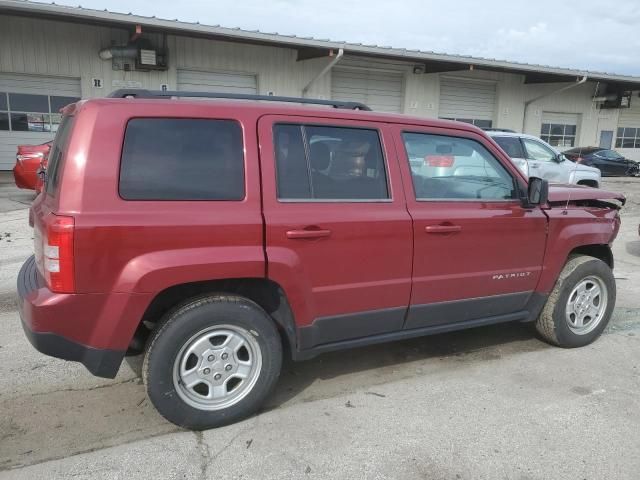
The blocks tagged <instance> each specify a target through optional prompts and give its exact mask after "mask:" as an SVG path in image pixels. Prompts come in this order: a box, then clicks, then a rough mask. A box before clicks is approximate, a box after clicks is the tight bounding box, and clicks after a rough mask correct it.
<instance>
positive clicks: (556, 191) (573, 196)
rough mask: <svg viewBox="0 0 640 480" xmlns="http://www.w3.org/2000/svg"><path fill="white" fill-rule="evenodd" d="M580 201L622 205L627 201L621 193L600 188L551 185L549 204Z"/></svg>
mask: <svg viewBox="0 0 640 480" xmlns="http://www.w3.org/2000/svg"><path fill="white" fill-rule="evenodd" d="M580 200H618V201H619V202H620V203H621V204H622V205H624V204H625V202H626V201H627V199H626V197H625V196H624V195H623V194H621V193H616V192H610V191H609V190H602V189H600V188H593V187H586V186H583V185H565V184H559V183H556V184H551V185H549V203H550V204H554V203H566V202H568V201H571V202H575V201H580Z"/></svg>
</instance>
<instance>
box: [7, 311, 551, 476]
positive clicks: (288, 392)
mask: <svg viewBox="0 0 640 480" xmlns="http://www.w3.org/2000/svg"><path fill="white" fill-rule="evenodd" d="M545 348H551V347H548V346H547V345H546V344H545V343H543V342H541V341H539V340H538V339H537V338H535V335H534V334H533V333H532V330H531V328H530V326H528V325H524V324H517V323H515V324H502V325H494V326H490V327H480V328H475V329H470V330H466V331H460V332H455V333H448V334H441V335H435V336H430V337H422V338H415V339H410V340H404V341H399V342H394V343H388V344H381V345H373V346H370V347H364V348H359V349H351V350H345V351H339V352H332V353H327V354H324V355H321V356H319V357H316V358H314V359H312V360H308V361H305V362H293V361H291V360H286V361H285V362H284V365H283V369H282V374H281V376H280V379H279V382H278V385H277V386H276V388H275V391H274V393H273V394H272V396H271V397H270V398H269V399H268V400H267V402H266V403H265V406H264V407H263V408H262V410H261V412H260V413H263V412H267V411H270V410H274V409H278V408H286V407H287V406H290V405H294V404H298V403H305V402H311V401H314V400H319V399H328V398H334V397H337V396H340V395H345V394H350V393H352V392H365V393H367V394H371V395H377V396H381V397H382V396H384V394H381V393H379V392H376V391H375V390H376V386H381V385H384V384H389V383H392V382H396V381H399V380H403V379H407V378H412V377H416V376H421V377H424V379H425V381H430V379H431V381H434V382H436V381H438V380H437V379H438V378H439V377H438V376H441V375H443V374H444V375H446V373H447V372H448V371H453V370H454V369H471V368H472V367H473V366H474V365H477V363H478V362H487V361H494V362H496V368H499V361H500V359H502V358H504V357H509V356H512V355H519V354H521V353H523V352H531V351H537V350H540V349H545ZM142 359H143V356H142V355H139V356H136V357H128V359H127V363H128V364H129V366H130V367H131V370H129V369H128V368H126V367H123V368H122V369H121V370H122V371H121V372H120V374H119V376H118V378H116V379H115V380H114V381H113V382H112V383H100V384H98V385H96V386H93V387H88V388H78V389H75V388H72V389H69V388H58V389H55V390H53V391H50V392H46V393H42V394H38V395H31V394H30V393H29V392H23V393H21V394H19V395H17V396H13V395H12V396H10V397H5V398H2V397H0V411H3V413H6V416H5V417H4V419H3V416H0V432H4V433H0V472H1V471H3V470H6V469H8V468H14V467H17V466H23V465H31V464H34V463H39V462H43V461H46V460H51V459H55V458H64V457H67V456H70V455H75V454H78V453H82V452H87V451H92V450H95V449H99V448H105V447H110V446H114V445H120V444H123V443H127V442H131V441H135V440H140V439H145V438H151V437H154V436H158V435H164V434H167V433H171V432H179V431H181V429H180V428H178V427H176V426H174V425H172V424H170V423H169V422H167V421H166V420H164V419H163V418H162V417H161V416H160V415H159V414H158V413H157V412H156V411H155V409H154V408H153V405H151V403H150V402H149V401H148V400H147V398H146V392H145V388H144V385H143V384H142V380H141V379H140V378H139V376H137V377H136V374H137V375H139V374H140V371H141V366H142ZM36 367H37V366H36ZM36 367H34V368H36ZM43 368H57V363H55V362H54V363H52V364H51V367H43ZM78 371H80V370H79V369H78ZM25 405H28V409H29V415H23V412H24V409H25ZM52 412H55V414H52ZM52 435H55V436H56V441H55V442H51V438H52Z"/></svg>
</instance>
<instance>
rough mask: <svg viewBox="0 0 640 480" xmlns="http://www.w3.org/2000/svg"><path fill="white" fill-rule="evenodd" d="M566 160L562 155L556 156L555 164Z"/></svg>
mask: <svg viewBox="0 0 640 480" xmlns="http://www.w3.org/2000/svg"><path fill="white" fill-rule="evenodd" d="M565 160H566V159H565V158H564V155H563V154H562V153H559V154H558V155H556V162H558V163H562V162H564V161H565Z"/></svg>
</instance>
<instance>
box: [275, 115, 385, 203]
mask: <svg viewBox="0 0 640 480" xmlns="http://www.w3.org/2000/svg"><path fill="white" fill-rule="evenodd" d="M277 125H293V126H296V127H300V128H301V132H302V141H303V144H304V150H305V157H306V158H305V159H306V163H307V171H308V175H309V179H310V178H311V171H310V169H311V165H310V163H309V152H308V148H309V147H308V142H307V134H306V128H305V127H326V128H349V129H351V130H369V131H372V132H376V134H377V136H378V143H379V145H380V152H381V153H382V160H383V162H382V165H383V167H384V174H385V182H386V185H387V195H388V196H389V197H388V198H280V195H279V193H278V165H277V162H276V155H277V152H276V142H275V138H274V135H273V131H274V127H276V126H277ZM271 139H272V144H273V145H272V146H273V152H272V155H273V166H274V169H275V172H276V175H275V181H276V200H277V202H278V203H393V202H394V198H393V190H392V188H391V181H390V180H391V179H390V178H389V163H388V159H387V155H386V149H385V144H384V141H383V137H382V135H381V131H380V129H379V128H377V127H373V126H371V125H367V126H364V125H344V124H338V123H312V122H309V123H300V122H287V121H274V122H273V123H272V124H271ZM312 183H313V182H311V180H309V189H310V193H311V195H313V185H312Z"/></svg>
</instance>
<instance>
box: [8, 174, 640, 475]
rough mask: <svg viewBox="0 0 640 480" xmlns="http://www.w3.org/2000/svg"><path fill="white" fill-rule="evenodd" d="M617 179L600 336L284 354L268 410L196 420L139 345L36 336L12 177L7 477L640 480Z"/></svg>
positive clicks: (633, 214)
mask: <svg viewBox="0 0 640 480" xmlns="http://www.w3.org/2000/svg"><path fill="white" fill-rule="evenodd" d="M606 187H608V188H610V189H614V190H621V191H624V192H625V193H627V194H628V195H629V196H630V199H629V202H628V204H627V207H625V209H624V210H623V227H622V230H621V233H620V235H619V238H618V239H617V241H616V243H615V244H614V245H615V251H614V255H615V259H616V270H615V275H616V278H617V281H618V303H617V308H616V311H615V314H614V318H613V321H612V323H611V326H610V328H609V330H608V332H607V334H606V335H604V336H603V337H602V338H601V339H600V340H598V341H597V342H596V343H594V344H593V345H591V346H589V347H586V348H582V349H576V350H563V349H558V348H553V347H550V346H548V345H546V344H545V343H543V342H541V341H539V340H538V339H536V338H535V337H534V336H533V335H532V334H531V332H530V330H529V328H528V327H527V326H526V325H521V324H514V325H497V326H493V327H487V328H478V329H474V330H468V331H464V332H457V333H450V334H445V335H438V336H433V337H426V338H421V339H412V340H409V341H403V342H397V343H393V344H388V345H379V346H373V347H367V348H362V349H357V350H351V351H346V352H336V353H332V354H327V355H323V356H321V357H318V358H316V359H314V360H311V361H308V362H303V363H291V362H288V363H286V364H285V366H284V370H283V375H282V378H281V380H280V382H279V385H278V386H277V389H276V392H275V394H274V395H273V397H272V398H271V399H270V400H269V401H268V403H267V405H266V407H265V409H264V411H263V412H261V413H260V414H259V415H257V416H254V417H252V418H250V419H248V420H246V421H244V422H240V423H238V424H235V425H231V426H228V427H224V428H220V429H216V430H210V431H207V432H203V433H193V432H186V431H183V430H180V429H178V428H176V427H175V426H173V425H171V424H169V423H167V422H166V421H164V419H162V418H161V417H160V416H159V415H158V414H157V413H156V412H155V411H154V410H153V408H152V407H151V406H150V405H149V402H148V401H147V400H146V397H145V393H144V387H143V385H141V382H140V380H139V377H138V374H137V372H138V370H139V364H136V360H134V362H133V367H131V366H129V365H125V366H123V368H121V371H120V373H119V375H118V378H116V379H115V380H103V379H97V378H95V377H92V376H90V374H89V373H88V372H86V370H85V369H84V367H81V366H79V365H76V364H72V363H67V362H62V361H59V360H56V359H52V358H48V357H45V356H43V355H40V354H39V353H38V352H36V351H35V350H34V349H33V348H32V347H31V346H30V345H29V343H28V342H27V340H26V339H25V338H24V334H23V333H22V330H21V327H20V325H19V319H18V316H17V314H16V312H15V308H14V306H13V300H12V298H13V288H14V287H13V285H14V281H15V275H16V274H17V271H18V269H19V266H20V264H21V263H22V261H23V260H24V258H26V256H28V255H29V254H30V252H31V242H32V238H31V229H30V228H29V227H28V226H27V225H26V224H27V214H26V210H25V209H24V204H23V203H22V202H28V201H29V199H28V194H26V196H25V194H24V193H22V192H18V191H17V190H15V189H13V188H11V187H10V185H7V184H2V182H0V210H2V209H3V208H4V209H5V210H4V212H3V213H0V327H1V328H2V335H0V365H1V367H0V372H1V374H0V479H5V478H6V479H32V478H33V479H36V478H37V479H40V478H48V479H49V478H54V479H55V478H74V479H83V478H86V479H101V478H104V479H146V478H171V479H204V478H212V479H213V478H229V479H233V478H238V479H239V478H243V479H253V478H255V479H272V478H273V479H276V478H278V479H280V478H305V479H306V478H309V479H312V478H338V479H342V478H344V479H359V478H363V479H364V478H366V479H370V478H371V479H377V478H380V479H383V478H384V479H387V478H388V479H413V478H424V479H452V480H453V479H485V478H486V479H496V478H504V479H520V480H525V479H526V480H531V479H548V478H554V479H565V478H566V479H601V478H616V479H635V478H637V476H638V474H637V472H638V471H640V414H639V413H638V412H639V410H640V348H639V347H640V317H639V316H638V312H640V298H639V294H640V290H639V289H638V280H639V279H640V273H639V272H640V269H639V268H638V267H639V266H640V241H639V237H638V232H637V228H638V222H640V179H614V180H610V181H607V183H606ZM16 199H17V200H16ZM7 202H12V203H7ZM7 233H9V236H6V234H7ZM5 238H8V239H10V240H11V241H10V242H9V241H6V240H5ZM138 361H139V359H138Z"/></svg>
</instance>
